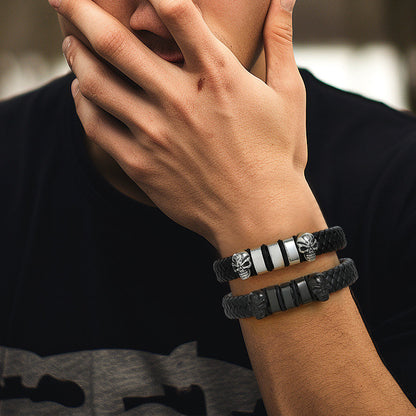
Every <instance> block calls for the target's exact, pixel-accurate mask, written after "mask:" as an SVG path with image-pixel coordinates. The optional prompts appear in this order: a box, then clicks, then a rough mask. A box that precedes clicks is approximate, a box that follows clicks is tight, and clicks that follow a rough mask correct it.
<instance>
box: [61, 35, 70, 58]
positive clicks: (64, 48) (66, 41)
mask: <svg viewBox="0 0 416 416" xmlns="http://www.w3.org/2000/svg"><path fill="white" fill-rule="evenodd" d="M70 46H71V36H67V37H66V38H65V39H64V41H63V42H62V52H63V53H64V55H65V54H66V52H67V51H68V49H69V47H70Z"/></svg>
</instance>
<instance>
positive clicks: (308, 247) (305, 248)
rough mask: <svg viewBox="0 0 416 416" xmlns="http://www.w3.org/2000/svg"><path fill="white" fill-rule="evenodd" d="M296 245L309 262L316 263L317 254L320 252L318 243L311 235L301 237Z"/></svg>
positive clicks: (306, 234)
mask: <svg viewBox="0 0 416 416" xmlns="http://www.w3.org/2000/svg"><path fill="white" fill-rule="evenodd" d="M296 244H297V246H298V250H299V252H300V253H302V254H303V255H304V256H305V259H306V260H307V261H314V260H315V259H316V252H317V250H318V241H317V240H316V238H315V236H314V235H313V234H311V233H304V234H301V235H299V237H298V238H297V241H296Z"/></svg>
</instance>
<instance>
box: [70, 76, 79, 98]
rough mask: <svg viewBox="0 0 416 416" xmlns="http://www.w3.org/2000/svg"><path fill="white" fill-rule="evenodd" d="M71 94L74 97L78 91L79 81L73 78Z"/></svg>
mask: <svg viewBox="0 0 416 416" xmlns="http://www.w3.org/2000/svg"><path fill="white" fill-rule="evenodd" d="M71 91H72V96H73V97H74V98H75V97H76V96H77V94H78V93H79V81H78V78H75V79H74V81H73V82H72V85H71Z"/></svg>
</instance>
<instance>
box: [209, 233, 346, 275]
mask: <svg viewBox="0 0 416 416" xmlns="http://www.w3.org/2000/svg"><path fill="white" fill-rule="evenodd" d="M346 246H347V239H346V237H345V233H344V230H343V229H342V228H341V227H339V226H335V227H331V228H327V229H326V230H321V231H317V232H315V233H300V234H298V235H297V236H293V237H291V238H288V239H286V240H278V241H277V243H275V244H270V245H265V244H263V245H262V246H261V247H259V248H256V249H254V250H250V249H246V250H245V251H242V252H240V253H235V254H233V255H232V256H230V257H226V258H223V259H218V260H215V262H214V265H213V269H214V272H215V274H216V276H217V280H218V281H219V282H221V283H224V282H229V281H230V280H233V279H237V278H240V279H242V280H246V279H248V278H249V277H251V276H256V275H258V274H261V273H265V272H267V271H269V272H270V271H272V270H275V269H281V268H283V267H288V266H291V265H292V264H297V263H302V262H304V261H314V260H315V259H316V256H318V255H320V254H323V253H329V252H331V251H337V250H341V249H343V248H345V247H346Z"/></svg>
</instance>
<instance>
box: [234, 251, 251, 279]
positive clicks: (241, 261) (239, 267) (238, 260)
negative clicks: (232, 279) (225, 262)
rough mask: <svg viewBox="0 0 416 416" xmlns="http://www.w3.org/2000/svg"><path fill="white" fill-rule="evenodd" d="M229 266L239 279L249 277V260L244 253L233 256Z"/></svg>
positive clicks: (248, 256) (247, 255)
mask: <svg viewBox="0 0 416 416" xmlns="http://www.w3.org/2000/svg"><path fill="white" fill-rule="evenodd" d="M231 266H232V268H233V270H234V272H235V273H237V274H238V275H239V276H240V278H241V279H243V280H245V279H248V278H249V277H250V276H251V270H250V269H251V259H250V255H249V254H248V253H247V252H246V251H242V252H241V253H235V254H233V256H232V259H231Z"/></svg>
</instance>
